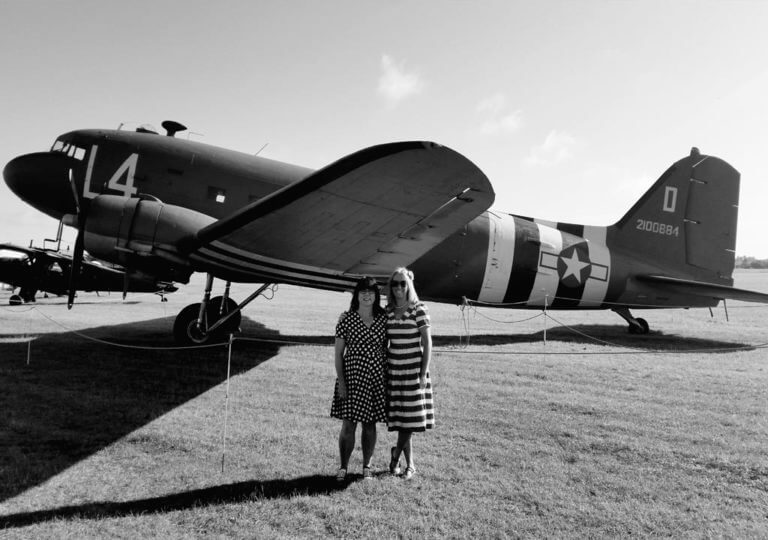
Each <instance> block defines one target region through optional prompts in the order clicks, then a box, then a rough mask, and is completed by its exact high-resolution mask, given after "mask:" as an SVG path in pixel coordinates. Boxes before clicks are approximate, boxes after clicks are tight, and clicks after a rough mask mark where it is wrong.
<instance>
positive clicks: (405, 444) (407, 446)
mask: <svg viewBox="0 0 768 540" xmlns="http://www.w3.org/2000/svg"><path fill="white" fill-rule="evenodd" d="M411 435H413V432H412V431H408V430H402V429H401V430H400V431H398V432H397V446H396V447H395V456H394V457H396V458H399V457H400V453H401V452H402V453H403V454H404V455H405V462H406V465H407V466H409V467H413V453H412V452H411Z"/></svg>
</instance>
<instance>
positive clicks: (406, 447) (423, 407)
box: [386, 268, 435, 479]
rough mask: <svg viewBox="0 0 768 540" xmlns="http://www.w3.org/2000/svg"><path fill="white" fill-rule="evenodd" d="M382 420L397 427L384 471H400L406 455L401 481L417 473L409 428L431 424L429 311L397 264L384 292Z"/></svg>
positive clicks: (410, 277)
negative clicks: (386, 344)
mask: <svg viewBox="0 0 768 540" xmlns="http://www.w3.org/2000/svg"><path fill="white" fill-rule="evenodd" d="M386 311H387V339H388V340H389V347H388V349H387V400H388V409H387V424H388V427H389V431H397V432H398V435H397V446H394V447H393V448H392V450H391V453H390V457H391V460H390V463H389V470H390V472H391V473H392V474H398V473H399V472H400V454H401V453H402V454H403V455H405V462H406V469H405V472H404V473H403V477H404V478H405V479H410V478H411V477H413V475H414V474H415V472H416V469H415V467H414V465H413V447H412V445H411V438H412V435H413V433H414V432H420V431H426V430H427V429H432V427H433V426H434V425H435V416H434V406H433V402H432V383H431V382H430V378H429V362H430V358H431V355H432V337H431V334H430V322H429V312H428V311H427V306H425V305H424V304H423V303H421V302H420V301H419V297H418V295H417V294H416V289H414V287H413V272H411V271H410V270H408V269H407V268H397V269H395V271H394V272H393V273H392V275H391V276H390V278H389V284H388V294H387V308H386Z"/></svg>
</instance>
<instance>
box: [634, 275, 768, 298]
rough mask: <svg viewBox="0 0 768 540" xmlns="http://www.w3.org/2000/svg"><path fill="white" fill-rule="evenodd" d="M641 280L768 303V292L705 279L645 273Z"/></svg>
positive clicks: (688, 291) (687, 291) (683, 290)
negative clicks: (739, 287)
mask: <svg viewBox="0 0 768 540" xmlns="http://www.w3.org/2000/svg"><path fill="white" fill-rule="evenodd" d="M637 279H638V280H640V281H645V282H647V283H655V284H657V285H661V286H664V287H667V288H669V289H672V290H674V291H675V292H680V293H684V294H694V295H697V296H707V297H711V298H719V299H721V300H724V299H726V298H729V299H731V300H739V301H742V302H761V303H768V294H765V293H761V292H757V291H749V290H746V289H737V288H735V287H730V286H728V285H720V284H717V283H706V282H703V281H694V280H690V279H681V278H673V277H669V276H661V275H643V276H637Z"/></svg>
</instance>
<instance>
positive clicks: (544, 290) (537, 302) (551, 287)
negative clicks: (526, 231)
mask: <svg viewBox="0 0 768 540" xmlns="http://www.w3.org/2000/svg"><path fill="white" fill-rule="evenodd" d="M536 227H538V229H539V240H540V241H541V244H540V246H539V261H538V262H539V264H538V271H537V272H536V279H535V280H534V282H533V288H532V289H531V294H530V295H529V297H528V305H529V306H542V307H543V306H544V303H545V301H546V304H547V305H548V306H550V305H552V302H554V299H555V295H556V294H557V286H558V284H559V283H560V276H558V274H557V268H547V267H546V266H542V265H541V264H540V263H541V255H542V252H547V253H555V254H559V253H560V252H561V251H562V250H563V235H562V233H561V232H560V231H558V230H557V229H554V228H552V227H548V226H547V225H544V224H542V223H538V222H537V223H536Z"/></svg>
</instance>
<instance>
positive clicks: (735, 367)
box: [0, 274, 768, 538]
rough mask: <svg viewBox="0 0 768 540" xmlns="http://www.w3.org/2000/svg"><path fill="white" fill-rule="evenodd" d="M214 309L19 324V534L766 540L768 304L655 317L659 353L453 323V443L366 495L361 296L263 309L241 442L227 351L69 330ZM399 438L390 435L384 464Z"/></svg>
mask: <svg viewBox="0 0 768 540" xmlns="http://www.w3.org/2000/svg"><path fill="white" fill-rule="evenodd" d="M766 278H768V274H749V275H748V278H746V279H749V280H755V282H754V283H752V282H749V283H747V284H742V286H749V288H761V287H762V288H763V290H765V289H766V288H768V279H766ZM737 285H738V283H737ZM198 292H199V290H197V289H196V290H189V291H183V292H181V294H178V295H177V296H176V297H171V301H170V302H169V303H168V304H160V303H159V302H157V300H155V299H153V298H152V297H148V298H147V297H142V298H141V300H142V302H140V303H131V304H127V305H123V304H122V303H121V302H119V300H118V298H117V297H115V296H113V297H106V298H101V299H91V298H90V297H85V296H84V298H83V300H84V301H85V299H86V298H88V299H89V300H90V301H92V302H93V303H92V304H83V305H81V306H77V307H76V308H75V309H74V310H73V311H71V312H68V311H67V310H66V308H65V307H63V306H61V304H60V301H57V300H56V299H50V300H48V301H42V302H41V305H40V307H39V312H37V311H34V310H33V311H29V310H27V311H22V309H23V308H13V311H12V310H11V308H2V309H0V318H2V321H3V330H2V331H0V385H1V386H0V387H1V388H2V389H3V391H2V393H1V395H0V410H2V411H3V414H2V415H1V416H0V466H1V468H0V527H3V529H0V535H2V536H3V537H5V536H8V537H19V538H29V537H55V538H60V537H77V538H103V537H131V538H135V537H161V536H162V537H168V538H182V537H184V538H188V537H209V536H213V537H217V536H218V537H239V538H284V537H312V538H314V537H341V538H351V537H355V538H356V537H368V538H371V537H383V538H392V537H408V538H415V537H433V538H437V537H454V538H458V537H462V538H465V537H627V536H674V537H709V536H718V537H719V536H725V537H766V536H768V525H766V523H768V457H766V456H767V454H766V451H765V443H766V441H768V420H767V419H766V406H768V391H766V387H767V386H768V364H767V363H766V361H767V360H768V353H766V349H765V348H761V347H759V346H760V345H761V344H763V343H765V342H766V341H768V339H766V335H767V334H768V332H766V324H765V318H766V315H768V308H766V307H758V308H754V307H750V306H749V305H741V304H736V305H730V304H729V317H730V322H726V321H725V317H724V313H723V311H722V310H718V311H715V314H714V315H715V316H714V317H713V318H710V316H709V313H708V312H706V310H704V311H683V310H675V311H672V310H669V311H666V310H665V311H653V312H648V313H647V314H643V316H644V317H646V318H647V319H648V320H649V322H650V323H651V326H652V329H653V331H654V332H653V334H652V335H650V336H646V338H645V339H644V338H638V337H635V336H629V335H627V334H626V332H625V330H624V327H623V323H622V322H621V321H620V320H619V319H618V317H616V316H615V315H613V314H610V313H600V312H595V313H584V312H579V313H562V312H558V313H556V314H552V315H553V316H554V317H555V318H556V319H557V320H558V321H560V323H562V324H561V325H556V324H555V323H554V322H553V321H551V320H549V321H545V320H544V319H543V318H538V319H533V320H530V321H526V322H523V323H515V322H512V321H518V320H520V319H524V318H527V317H528V316H530V315H532V314H533V313H529V312H516V311H510V312H504V311H497V310H493V311H485V310H481V311H480V312H478V313H475V312H466V311H465V312H464V318H463V319H462V316H461V312H460V311H459V310H458V309H457V308H455V307H453V308H451V307H447V306H438V305H431V306H430V307H431V308H432V313H433V323H434V328H435V334H436V338H435V343H436V346H437V349H438V351H437V352H436V354H435V358H434V364H433V380H434V384H435V392H436V405H437V420H438V426H437V428H436V429H435V430H434V431H432V432H430V433H426V434H420V435H417V436H416V438H415V446H416V451H417V452H418V453H417V468H418V473H417V476H416V477H415V478H414V480H413V481H411V482H405V481H402V480H400V479H398V478H392V477H390V476H389V475H387V474H383V473H382V474H380V475H379V476H378V478H377V479H376V480H375V481H373V482H364V481H363V480H362V479H360V473H361V461H360V450H359V448H358V449H356V451H355V454H354V456H353V460H352V464H351V467H352V469H351V470H352V473H353V476H354V478H353V479H352V481H351V482H349V483H347V484H344V485H342V486H337V485H336V484H335V482H334V481H333V475H334V474H335V468H336V466H337V465H336V464H337V459H338V458H337V447H336V444H337V442H336V441H337V435H338V429H339V425H338V422H337V421H335V420H333V419H331V418H329V417H328V412H329V407H330V395H331V391H332V385H333V378H334V371H333V355H332V348H331V347H330V343H331V342H332V340H331V339H330V336H331V334H332V328H333V324H334V321H335V317H336V315H337V314H338V312H339V311H340V310H341V309H343V308H344V307H345V305H346V303H347V296H345V295H336V294H331V293H320V292H315V291H307V290H302V289H294V288H284V289H283V290H282V291H280V292H279V293H278V296H277V298H276V300H275V301H274V302H271V303H262V304H259V303H258V302H257V304H254V305H253V307H252V308H249V310H248V312H247V313H246V316H247V317H248V319H247V320H246V321H245V323H244V330H245V332H244V333H245V334H246V335H248V336H257V337H261V338H264V339H266V340H268V341H246V340H242V341H236V342H235V344H234V347H233V353H232V379H231V381H230V385H229V400H228V418H227V420H228V421H227V431H226V438H225V439H224V437H223V435H224V422H225V405H226V403H227V385H226V373H227V351H226V349H225V348H223V347H219V348H214V349H205V350H197V351H174V350H137V349H128V348H121V347H115V346H113V345H109V344H105V343H101V342H94V341H90V340H87V339H85V338H84V337H82V336H81V335H77V334H73V333H71V332H69V331H68V330H70V329H76V330H78V331H80V332H81V333H82V334H83V335H87V336H90V337H96V338H99V339H102V340H105V341H118V342H120V343H124V344H131V345H140V346H147V345H151V344H159V345H166V346H169V345H171V342H170V337H169V335H168V333H169V331H170V327H171V325H172V320H173V315H174V314H175V312H176V311H177V310H178V308H180V307H182V306H183V305H184V303H185V302H187V301H189V302H191V301H194V299H195V296H196V295H197V294H198ZM239 296H240V297H242V296H243V294H240V295H239ZM3 301H4V298H3V297H0V302H3ZM3 303H4V302H3ZM484 316H491V317H493V318H495V319H497V320H503V321H507V323H500V322H495V321H491V320H489V319H486V318H485V317H484ZM467 321H468V322H469V327H470V329H471V339H470V343H471V345H470V346H469V347H468V348H466V349H464V348H461V347H460V346H459V337H460V336H461V337H462V338H464V339H462V341H464V342H466V339H465V337H466V336H463V335H462V334H463V329H464V328H465V326H466V323H467ZM545 322H546V326H547V328H546V335H547V342H546V345H545V344H544V343H543V337H544V327H545ZM563 325H567V327H566V326H563ZM574 330H578V331H579V332H581V333H574ZM29 337H33V338H34V339H33V341H32V342H31V349H30V350H31V355H30V363H29V365H27V363H26V361H27V343H26V341H25V340H26V339H28V338H29ZM595 337H596V338H599V339H600V340H601V341H600V342H597V341H594V339H593V338H595ZM283 341H285V342H304V343H305V344H300V345H295V344H292V345H289V344H284V343H282V342H283ZM756 346H757V347H756ZM680 351H688V352H680ZM713 351H717V352H713ZM393 442H394V437H393V435H392V434H390V433H387V432H386V431H385V428H384V427H383V426H382V427H381V428H380V431H379V446H378V449H377V460H376V463H377V464H378V465H379V466H380V467H381V469H382V470H383V469H385V468H386V464H387V459H386V454H387V450H388V447H389V446H390V445H391V444H392V443H393ZM224 445H226V446H224ZM222 457H223V458H224V460H223V472H222Z"/></svg>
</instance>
